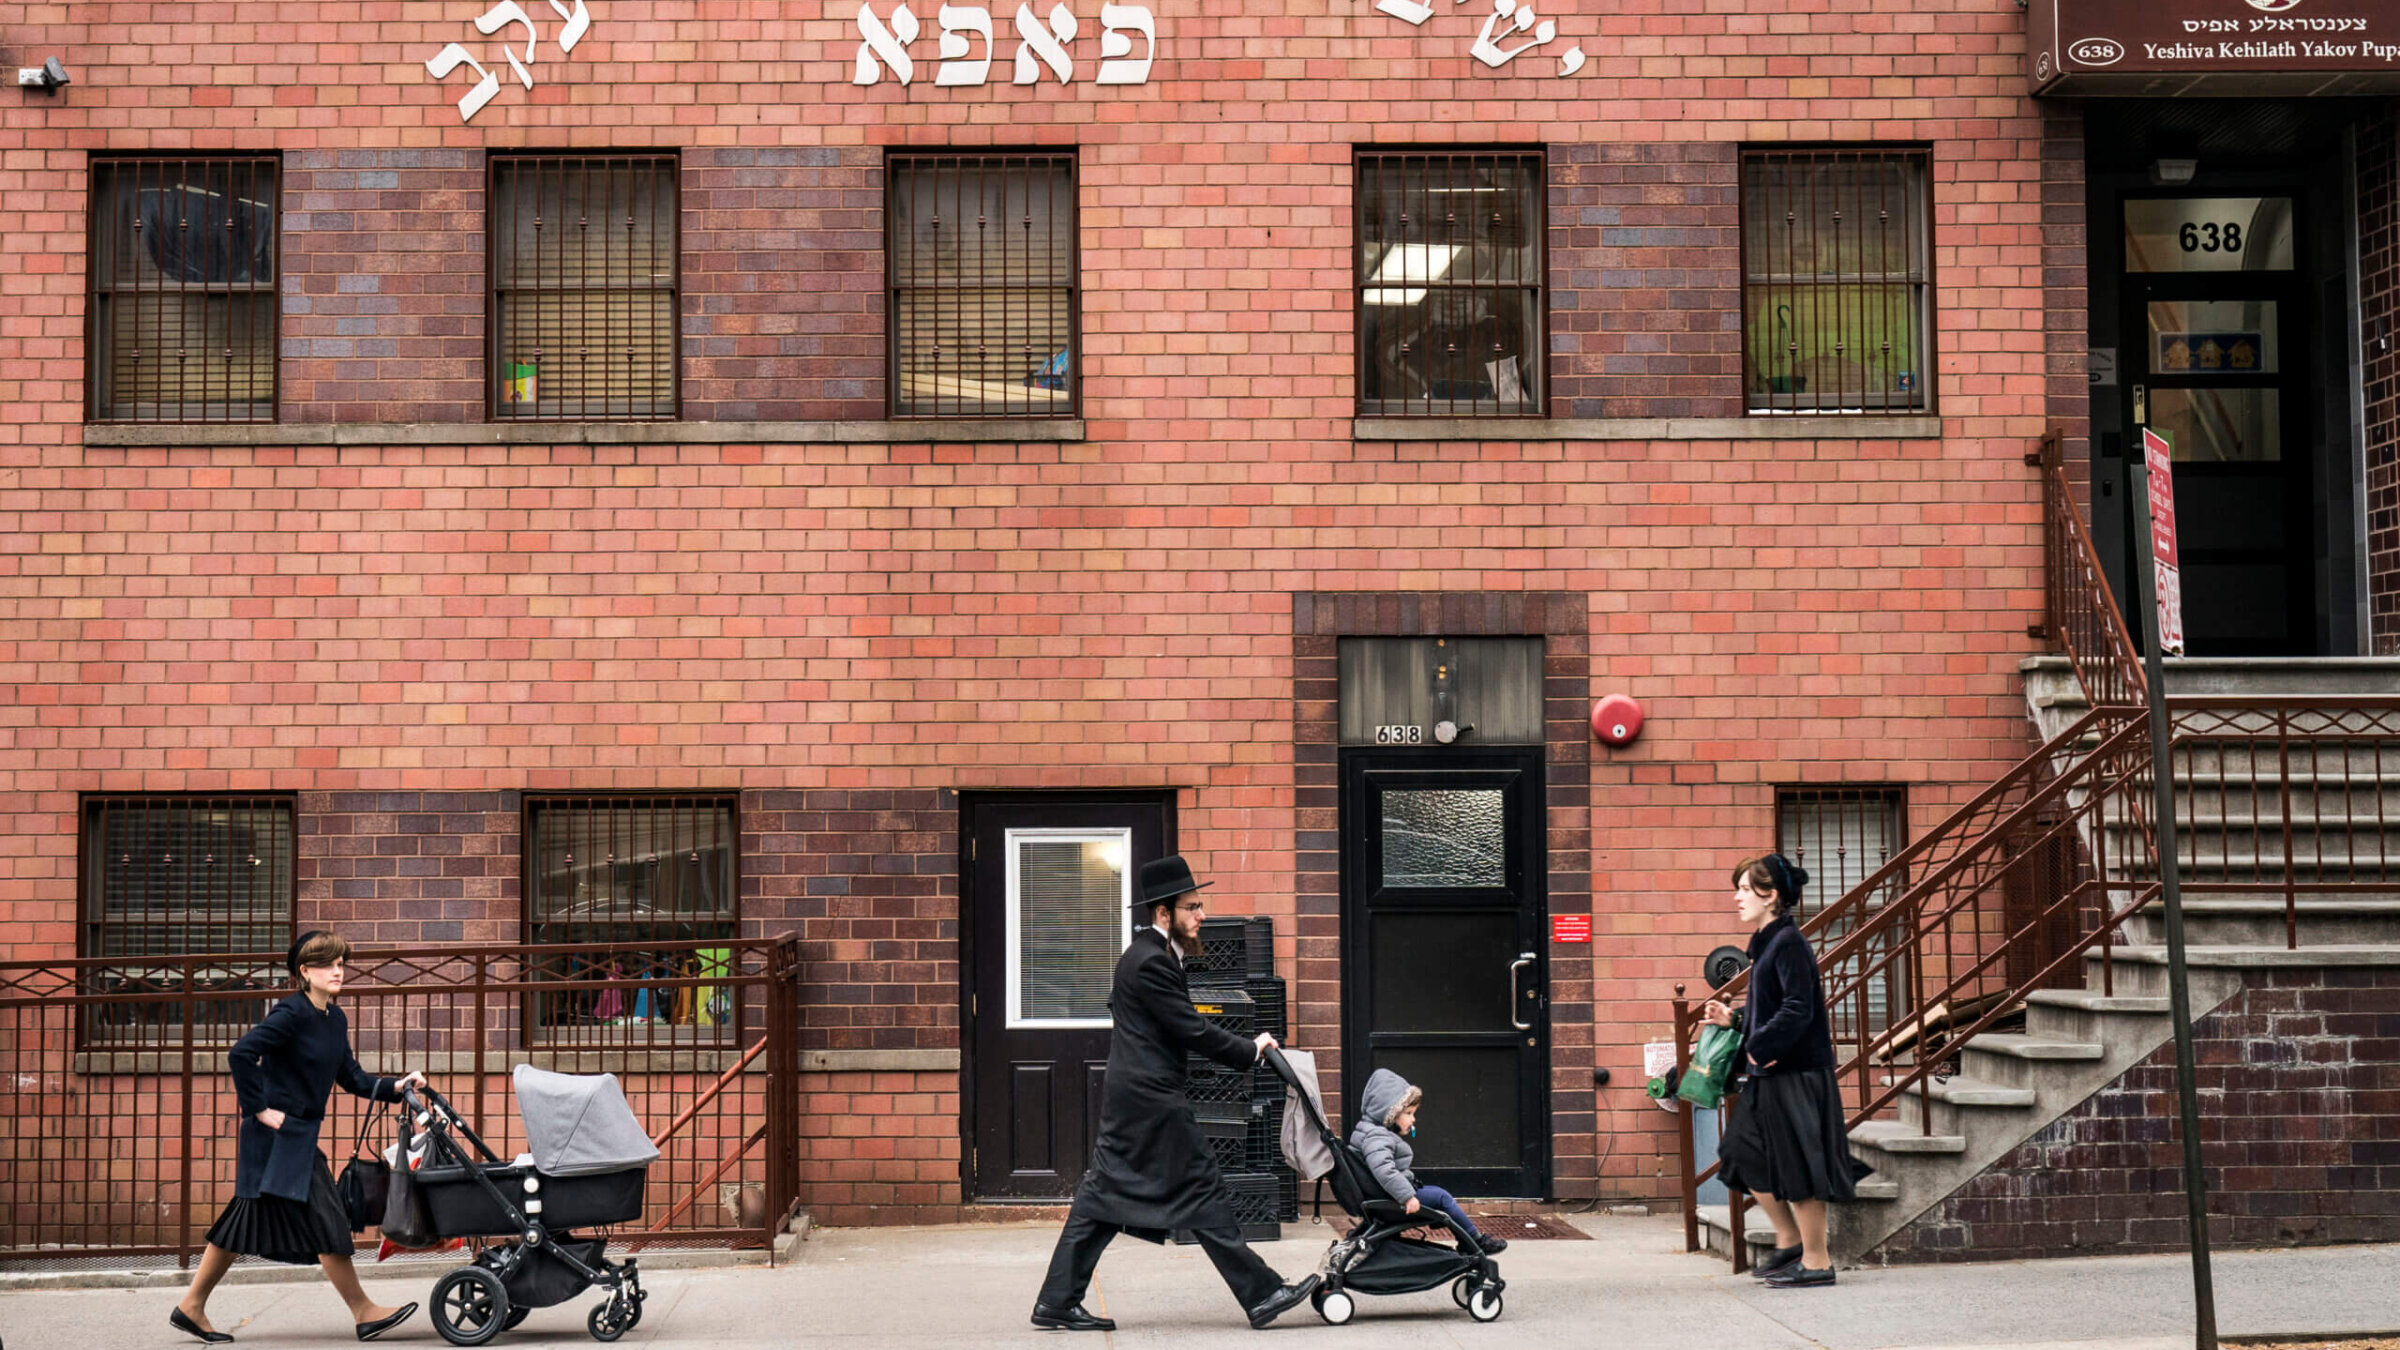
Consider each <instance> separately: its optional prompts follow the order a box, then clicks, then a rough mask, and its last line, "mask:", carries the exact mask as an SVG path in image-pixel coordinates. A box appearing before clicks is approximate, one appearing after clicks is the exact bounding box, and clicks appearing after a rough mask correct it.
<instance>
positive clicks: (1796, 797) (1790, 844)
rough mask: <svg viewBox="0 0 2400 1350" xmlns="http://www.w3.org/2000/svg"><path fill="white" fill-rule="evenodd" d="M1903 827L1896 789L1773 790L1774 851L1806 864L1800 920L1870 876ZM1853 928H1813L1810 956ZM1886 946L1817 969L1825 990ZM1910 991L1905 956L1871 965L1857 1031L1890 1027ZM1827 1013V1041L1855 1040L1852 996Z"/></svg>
mask: <svg viewBox="0 0 2400 1350" xmlns="http://www.w3.org/2000/svg"><path fill="white" fill-rule="evenodd" d="M1906 832H1907V802H1906V798H1905V797H1904V795H1903V794H1902V791H1901V789H1899V788H1897V787H1880V786H1879V787H1786V788H1778V789H1776V792H1775V851H1776V852H1778V853H1781V854H1783V855H1784V856H1785V857H1787V858H1790V859H1791V860H1792V861H1793V862H1796V863H1798V864H1799V865H1800V866H1802V867H1804V868H1806V869H1808V874H1809V875H1808V891H1807V894H1805V895H1804V896H1803V897H1802V902H1803V910H1802V915H1801V916H1802V917H1803V918H1805V917H1806V914H1807V912H1808V911H1810V910H1816V909H1823V908H1825V907H1827V906H1829V905H1831V904H1833V902H1835V901H1836V900H1839V899H1841V898H1842V897H1843V896H1845V895H1848V894H1849V893H1850V891H1851V890H1852V889H1853V888H1854V887H1856V886H1857V885H1858V884H1859V883H1861V882H1863V881H1865V880H1866V879H1867V878H1869V877H1871V876H1873V875H1875V873H1876V871H1877V870H1878V869H1880V868H1881V867H1882V866H1883V865H1884V864H1885V863H1887V862H1890V861H1891V860H1892V855H1893V854H1895V853H1897V852H1899V851H1900V848H1901V846H1902V844H1903V843H1904V842H1905V835H1906ZM1901 889H1902V887H1901V886H1900V885H1899V884H1898V883H1897V882H1894V883H1892V884H1890V885H1887V886H1885V887H1884V888H1882V890H1880V891H1879V892H1878V893H1877V894H1876V895H1875V896H1873V897H1871V898H1870V899H1869V901H1868V905H1869V907H1870V908H1871V909H1880V908H1881V907H1882V906H1884V905H1886V904H1888V903H1890V902H1891V901H1892V900H1894V899H1896V898H1898V896H1899V894H1900V891H1901ZM1855 926H1856V924H1855V922H1852V921H1840V922H1837V923H1836V924H1835V925H1834V927H1833V930H1832V931H1829V932H1824V933H1821V934H1819V935H1818V937H1817V938H1816V941H1815V946H1816V949H1817V954H1818V955H1819V956H1820V957H1822V956H1824V955H1825V954H1826V953H1828V952H1830V951H1832V949H1833V945H1834V944H1835V943H1836V942H1839V941H1840V940H1841V939H1842V938H1843V937H1845V936H1847V935H1848V934H1849V932H1850V930H1851V929H1852V928H1853V927H1855ZM1888 950H1890V948H1889V946H1888V945H1884V944H1877V945H1876V948H1875V950H1874V951H1872V952H1867V953H1864V954H1861V955H1858V956H1855V957H1853V958H1850V959H1848V960H1846V961H1844V962H1841V963H1839V965H1838V966H1837V965H1834V964H1828V965H1827V966H1826V967H1825V972H1824V974H1825V991H1826V993H1827V995H1828V996H1831V995H1832V994H1833V992H1834V991H1835V990H1836V989H1838V988H1842V987H1846V986H1848V985H1851V984H1853V983H1856V982H1857V980H1858V979H1859V977H1860V976H1861V975H1862V974H1867V973H1868V968H1869V967H1870V966H1872V965H1874V964H1875V963H1876V962H1878V961H1880V960H1881V959H1882V954H1883V953H1884V952H1885V951H1888ZM1910 989H1911V985H1910V977H1909V971H1908V969H1907V961H1906V959H1905V958H1902V959H1897V960H1894V961H1891V962H1889V963H1888V964H1884V965H1882V966H1881V967H1880V968H1879V969H1876V970H1874V971H1873V972H1872V974H1871V976H1870V978H1869V979H1868V982H1867V985H1866V1001H1865V1016H1866V1021H1867V1025H1866V1027H1865V1028H1864V1030H1865V1031H1866V1032H1867V1033H1868V1034H1870V1035H1872V1034H1875V1033H1877V1032H1880V1031H1882V1030H1883V1029H1884V1027H1885V1026H1887V1025H1889V1022H1890V1019H1891V1015H1892V1013H1893V1011H1894V1010H1895V1009H1897V1010H1900V1011H1903V1012H1905V1011H1906V1010H1907V1009H1909V1008H1911V1007H1914V1006H1915V1000H1914V999H1913V998H1912V997H1911V995H1910ZM1830 1011H1831V1013H1832V1018H1833V1038H1834V1040H1835V1041H1836V1042H1837V1043H1846V1044H1855V1043H1856V1042H1857V1040H1858V1033H1859V1031H1860V1030H1861V1028H1860V1027H1859V1025H1858V1022H1859V1016H1860V1005H1859V1003H1858V1002H1857V1000H1856V999H1855V998H1853V999H1849V1000H1844V1001H1842V1002H1841V1003H1839V1004H1837V1005H1835V1006H1834V1007H1832V1008H1831V1009H1830Z"/></svg>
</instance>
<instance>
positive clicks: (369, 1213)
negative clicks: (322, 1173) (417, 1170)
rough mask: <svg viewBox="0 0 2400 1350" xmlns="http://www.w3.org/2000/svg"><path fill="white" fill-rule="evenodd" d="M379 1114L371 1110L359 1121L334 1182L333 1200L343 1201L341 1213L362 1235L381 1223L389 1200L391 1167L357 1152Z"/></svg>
mask: <svg viewBox="0 0 2400 1350" xmlns="http://www.w3.org/2000/svg"><path fill="white" fill-rule="evenodd" d="M381 1114H382V1112H379V1111H373V1110H370V1111H368V1112H366V1113H365V1114H364V1117H363V1118H362V1119H361V1120H360V1121H359V1122H358V1138H356V1139H354V1140H352V1141H350V1160H349V1161H348V1162H346V1163H343V1164H342V1174H341V1175H340V1176H338V1177H335V1178H334V1180H333V1194H334V1197H335V1198H336V1199H338V1200H340V1201H341V1202H342V1214H343V1215H344V1217H346V1218H348V1219H349V1221H350V1231H351V1232H353V1233H363V1232H365V1231H366V1230H367V1229H368V1228H369V1227H370V1226H372V1225H374V1224H379V1223H382V1222H383V1215H384V1207H385V1206H386V1205H387V1204H388V1203H389V1201H390V1197H391V1185H392V1168H391V1164H389V1163H387V1162H385V1161H384V1160H383V1159H382V1158H380V1157H377V1156H374V1155H369V1156H366V1157H361V1156H359V1150H360V1149H361V1148H363V1147H365V1146H366V1142H367V1130H368V1128H369V1127H371V1126H372V1125H374V1123H375V1118H376V1117H377V1116H378V1115H381Z"/></svg>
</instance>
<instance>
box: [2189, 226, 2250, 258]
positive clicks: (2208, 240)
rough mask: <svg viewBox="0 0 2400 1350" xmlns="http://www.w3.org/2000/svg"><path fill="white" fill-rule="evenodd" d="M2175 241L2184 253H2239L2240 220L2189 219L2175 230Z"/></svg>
mask: <svg viewBox="0 0 2400 1350" xmlns="http://www.w3.org/2000/svg"><path fill="white" fill-rule="evenodd" d="M2175 242H2176V243H2178V244H2181V245H2182V246H2183V251H2184V252H2186V253H2239V252H2241V251H2242V226H2241V222H2240V221H2231V220H2229V221H2226V222H2225V223H2223V224H2219V223H2217V222H2216V221H2213V220H2203V221H2190V220H2187V221H2185V222H2184V223H2183V228H2182V229H2180V230H2177V231H2176V232H2175Z"/></svg>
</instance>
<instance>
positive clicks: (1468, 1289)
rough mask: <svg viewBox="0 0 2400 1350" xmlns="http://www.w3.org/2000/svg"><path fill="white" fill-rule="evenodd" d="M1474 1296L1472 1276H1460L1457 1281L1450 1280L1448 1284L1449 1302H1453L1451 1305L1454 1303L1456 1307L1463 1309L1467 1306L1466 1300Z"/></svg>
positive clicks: (1473, 1279)
mask: <svg viewBox="0 0 2400 1350" xmlns="http://www.w3.org/2000/svg"><path fill="white" fill-rule="evenodd" d="M1474 1295H1475V1277H1474V1276H1472V1275H1461V1276H1459V1277H1458V1278H1457V1279H1455V1280H1452V1281H1451V1282H1450V1301H1451V1302H1453V1303H1455V1304H1457V1305H1458V1306H1460V1307H1462V1308H1463V1307H1465V1306H1467V1300H1468V1299H1470V1298H1472V1297H1474Z"/></svg>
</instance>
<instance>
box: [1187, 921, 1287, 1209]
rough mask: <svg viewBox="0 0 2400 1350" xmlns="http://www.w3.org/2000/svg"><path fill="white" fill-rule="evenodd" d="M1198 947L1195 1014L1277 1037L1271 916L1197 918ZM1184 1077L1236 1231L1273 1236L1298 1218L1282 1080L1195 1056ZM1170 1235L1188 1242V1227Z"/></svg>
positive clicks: (1280, 1008)
mask: <svg viewBox="0 0 2400 1350" xmlns="http://www.w3.org/2000/svg"><path fill="white" fill-rule="evenodd" d="M1200 947H1201V953H1200V958H1199V960H1197V961H1195V962H1193V963H1192V968H1191V986H1192V1005H1193V1006H1194V1007H1196V1008H1198V1009H1199V1010H1200V1015H1201V1016H1203V1017H1206V1018H1207V1019H1209V1020H1210V1021H1211V1022H1214V1023H1216V1024H1217V1025H1218V1026H1221V1027H1223V1028H1225V1029H1226V1030H1227V1031H1230V1032H1232V1033H1233V1034H1235V1035H1237V1036H1240V1037H1241V1038H1242V1039H1244V1040H1248V1039H1250V1038H1252V1037H1254V1036H1256V1035H1258V1033H1260V1032H1262V1031H1263V1032H1266V1033H1268V1034H1269V1035H1272V1036H1273V1037H1274V1038H1275V1039H1276V1040H1277V1041H1281V1040H1283V1039H1284V1038H1285V1037H1286V1036H1287V1035H1288V1034H1289V1032H1290V1027H1289V1023H1288V1020H1287V1017H1286V1013H1285V1009H1286V1007H1287V1006H1288V1005H1287V1002H1286V999H1285V994H1284V983H1283V981H1282V980H1279V979H1277V978H1276V977H1275V925H1274V921H1273V920H1271V919H1263V918H1249V919H1208V920H1205V921H1203V922H1202V923H1201V925H1200ZM1191 1075H1192V1109H1193V1111H1194V1113H1195V1114H1196V1115H1197V1116H1198V1117H1199V1120H1200V1134H1201V1137H1202V1138H1204V1139H1206V1140H1207V1141H1208V1147H1209V1151H1210V1152H1211V1153H1213V1154H1214V1155H1215V1156H1216V1160H1217V1165H1218V1167H1219V1168H1221V1169H1223V1171H1224V1173H1225V1186H1226V1189H1227V1190H1229V1191H1231V1192H1232V1193H1233V1207H1234V1214H1235V1216H1236V1217H1237V1218H1238V1219H1239V1220H1240V1221H1241V1225H1242V1236H1243V1237H1245V1238H1247V1239H1248V1240H1250V1241H1252V1242H1264V1241H1273V1240H1275V1239H1276V1238H1279V1237H1281V1236H1282V1235H1283V1230H1282V1224H1284V1223H1287V1222H1290V1221H1291V1220H1294V1219H1297V1218H1299V1217H1300V1185H1299V1180H1298V1178H1297V1177H1295V1176H1294V1175H1293V1173H1292V1170H1291V1168H1290V1167H1288V1166H1286V1165H1285V1163H1284V1161H1283V1084H1282V1083H1281V1082H1280V1081H1278V1080H1277V1079H1276V1077H1275V1075H1274V1073H1273V1072H1272V1071H1271V1070H1269V1069H1267V1068H1266V1067H1265V1066H1264V1065H1260V1066H1258V1067H1256V1068H1253V1069H1249V1070H1234V1069H1227V1068H1226V1067H1224V1066H1223V1065H1221V1064H1218V1063H1216V1062H1214V1061H1212V1060H1207V1059H1203V1058H1201V1057H1199V1056H1197V1055H1195V1056H1193V1057H1192V1061H1191ZM1176 1238H1177V1240H1178V1241H1182V1242H1189V1241H1191V1236H1190V1234H1188V1233H1179V1234H1177V1235H1176Z"/></svg>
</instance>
